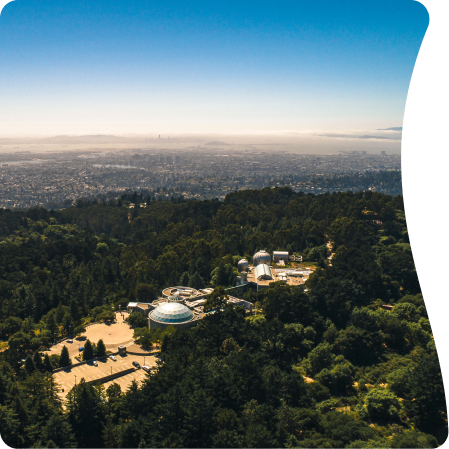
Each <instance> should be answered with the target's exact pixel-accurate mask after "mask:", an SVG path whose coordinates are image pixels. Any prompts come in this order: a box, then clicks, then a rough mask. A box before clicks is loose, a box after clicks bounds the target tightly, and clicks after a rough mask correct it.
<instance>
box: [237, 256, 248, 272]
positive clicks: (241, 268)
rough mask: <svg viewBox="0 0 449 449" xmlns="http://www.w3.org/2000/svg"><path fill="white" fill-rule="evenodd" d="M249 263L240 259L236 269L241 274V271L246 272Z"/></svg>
mask: <svg viewBox="0 0 449 449" xmlns="http://www.w3.org/2000/svg"><path fill="white" fill-rule="evenodd" d="M248 266H249V263H248V261H247V260H246V259H241V260H239V262H238V264H237V269H238V270H239V271H240V272H242V271H246V269H247V268H248Z"/></svg>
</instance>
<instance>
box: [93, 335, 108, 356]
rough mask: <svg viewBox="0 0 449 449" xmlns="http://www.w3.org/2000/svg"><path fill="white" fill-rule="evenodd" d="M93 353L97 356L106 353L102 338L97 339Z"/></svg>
mask: <svg viewBox="0 0 449 449" xmlns="http://www.w3.org/2000/svg"><path fill="white" fill-rule="evenodd" d="M95 355H96V356H97V357H104V356H105V355H106V346H105V345H104V342H103V340H102V339H100V340H98V343H97V347H96V354H95Z"/></svg>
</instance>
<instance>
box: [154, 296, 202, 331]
mask: <svg viewBox="0 0 449 449" xmlns="http://www.w3.org/2000/svg"><path fill="white" fill-rule="evenodd" d="M148 324H149V327H150V329H154V328H156V327H159V328H162V329H165V328H166V327H168V326H173V327H175V328H176V329H186V328H188V327H190V326H195V325H196V324H197V317H196V316H195V314H194V313H193V312H192V311H191V310H190V309H189V308H188V307H187V306H186V305H184V304H183V303H182V301H178V300H176V301H171V299H170V300H168V301H167V302H164V303H162V304H160V305H158V306H157V307H156V308H155V309H154V310H152V311H151V312H150V314H149V316H148Z"/></svg>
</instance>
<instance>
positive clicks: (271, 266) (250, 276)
mask: <svg viewBox="0 0 449 449" xmlns="http://www.w3.org/2000/svg"><path fill="white" fill-rule="evenodd" d="M272 260H273V263H272ZM291 262H302V258H301V257H300V256H290V255H289V254H288V252H287V251H273V259H272V258H271V256H270V254H269V253H267V252H266V251H264V250H260V251H258V252H257V253H256V254H254V256H253V263H252V265H250V264H249V262H248V261H247V260H246V259H242V260H240V261H239V262H238V264H237V268H238V270H239V272H240V276H237V282H236V283H237V285H242V286H245V285H248V286H251V287H252V288H254V289H255V290H260V289H264V288H268V286H269V284H271V283H272V282H284V283H285V284H288V285H296V286H297V285H303V284H304V282H305V281H306V280H307V279H308V278H309V275H310V273H311V272H312V270H311V269H304V268H287V266H286V265H288V264H290V263H291ZM275 267H276V268H275ZM282 267H283V268H282Z"/></svg>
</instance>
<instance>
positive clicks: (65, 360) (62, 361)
mask: <svg viewBox="0 0 449 449" xmlns="http://www.w3.org/2000/svg"><path fill="white" fill-rule="evenodd" d="M71 364H72V361H71V360H70V356H69V350H68V349H67V346H65V345H64V346H63V348H62V351H61V356H60V358H59V366H60V367H61V368H63V367H65V366H70V365H71Z"/></svg>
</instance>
